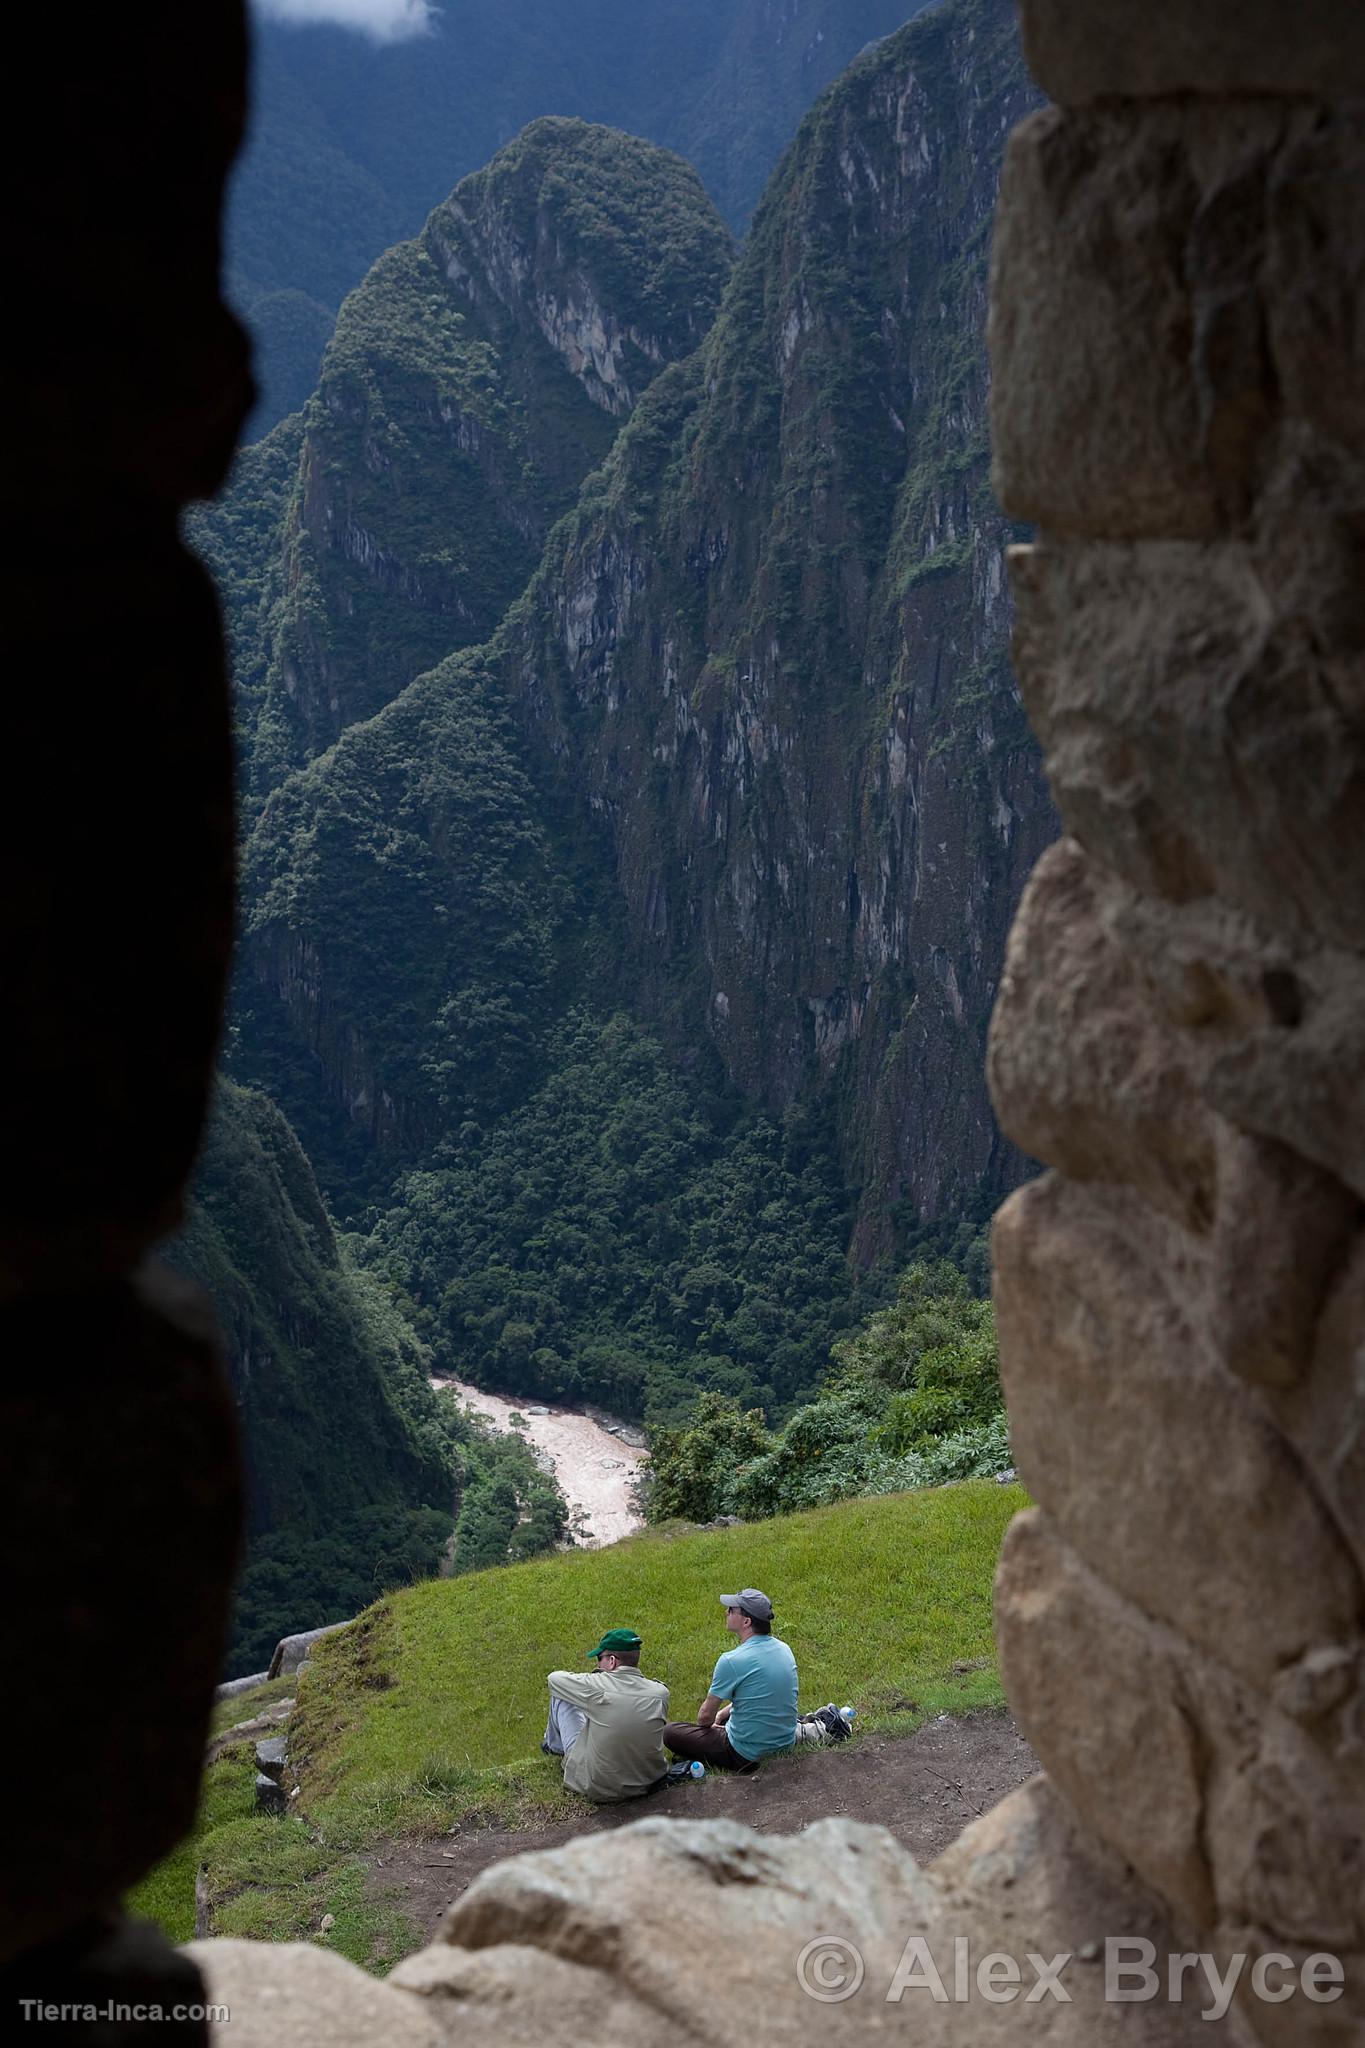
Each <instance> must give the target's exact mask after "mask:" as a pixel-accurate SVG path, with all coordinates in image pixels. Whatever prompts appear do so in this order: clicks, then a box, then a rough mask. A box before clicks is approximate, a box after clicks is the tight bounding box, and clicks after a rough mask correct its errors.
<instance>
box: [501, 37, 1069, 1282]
mask: <svg viewBox="0 0 1365 2048" xmlns="http://www.w3.org/2000/svg"><path fill="white" fill-rule="evenodd" d="M1012 15H1013V10H1012V8H1010V7H1009V6H1008V5H1006V4H1005V0H966V4H959V5H954V6H948V7H945V8H943V9H941V10H939V11H937V12H935V13H934V14H932V15H929V16H926V17H924V18H923V19H922V20H920V21H918V22H916V23H913V24H912V25H911V26H910V27H908V28H907V29H905V30H904V31H902V32H901V33H900V34H898V35H897V36H894V37H892V38H890V39H889V40H888V41H887V42H886V43H884V44H882V45H880V46H879V47H878V48H877V49H876V50H875V51H874V52H872V53H871V54H870V55H869V56H868V57H867V58H865V59H864V60H863V61H862V62H860V63H859V64H858V65H856V66H855V67H854V68H853V70H852V71H851V72H850V73H849V74H848V75H847V76H846V77H845V78H844V79H843V80H842V81H841V82H840V83H839V84H838V85H837V86H836V87H835V88H834V89H833V90H832V91H831V92H830V93H828V94H827V95H826V96H825V98H824V99H823V100H822V101H821V102H820V104H819V106H818V107H817V109H816V110H815V112H814V113H813V114H812V116H811V117H810V118H809V120H808V121H807V123H806V124H805V126H804V127H803V129H802V131H801V134H800V137H799V138H798V141H797V143H796V145H795V146H794V148H793V150H792V151H791V153H790V154H789V156H788V158H787V160H786V162H785V163H784V165H783V167H782V169H781V171H780V172H779V174H778V176H777V178H776V179H775V181H774V184H773V186H772V188H771V189H770V191H769V193H768V195H767V196H766V198H765V200H764V203H763V206H762V208H761V209H760V213H759V216H758V219H757V221H756V223H755V227H754V231H753V235H752V237H751V240H750V242H749V244H748V246H747V247H746V250H745V253H744V255H743V257H742V258H741V262H740V266H739V269H738V271H737V273H736V275H735V278H734V280H733V282H732V285H731V287H730V290H729V292H728V294H727V297H726V301H725V305H724V308H723V311H722V313H721V316H720V318H719V320H718V322H717V325H716V327H715V329H714V331H713V333H712V335H711V337H710V339H709V341H708V343H707V346H706V348H705V349H704V350H703V351H702V353H701V355H700V357H699V358H697V359H695V360H694V361H693V362H692V363H690V364H688V365H687V366H685V367H682V368H680V369H678V370H677V371H674V372H672V373H670V375H669V376H668V377H667V378H666V379H661V380H660V383H659V385H658V386H656V388H655V390H654V391H653V392H652V393H651V394H650V397H649V398H648V399H647V400H646V401H645V403H644V404H643V405H642V407H641V410H640V412H639V414H638V415H637V417H636V419H635V420H634V421H633V422H632V425H631V427H630V428H629V429H628V431H627V433H626V434H625V435H624V437H623V439H622V441H621V443H620V444H619V445H618V448H617V450H616V451H615V453H614V455H613V457H612V459H611V461H610V462H609V464H608V465H607V468H606V471H605V473H604V475H603V476H602V478H601V479H600V480H598V482H597V483H596V484H595V485H594V486H591V487H590V488H589V490H588V492H587V493H585V496H584V499H583V500H582V502H581V503H580V505H579V507H578V509H577V511H576V513H575V515H574V518H573V521H572V523H571V527H570V529H569V530H568V532H567V533H566V535H565V536H564V538H563V542H562V545H560V546H559V547H557V548H555V549H552V552H551V555H550V557H549V559H548V560H547V562H546V564H545V566H544V568H543V570H542V572H541V574H540V576H539V577H538V579H537V581H536V584H535V585H534V586H533V590H532V592H531V595H530V598H529V601H528V603H527V605H526V606H524V607H522V608H521V609H520V611H519V612H518V614H517V615H516V616H515V618H514V619H513V620H512V621H511V623H510V626H509V629H508V630H507V632H506V633H505V635H504V636H503V644H502V664H503V670H504V674H505V677H506V680H507V685H508V688H509V690H510V692H511V695H512V698H513V701H514V703H515V705H516V707H517V712H518V716H519V719H520V720H521V722H522V725H523V728H524V730H525V732H526V735H527V738H528V742H529V744H530V746H531V747H532V748H533V750H534V752H535V754H536V755H537V756H538V757H539V758H540V760H541V761H543V762H551V763H554V764H556V765H557V767H558V768H559V770H560V771H561V781H562V783H563V785H564V788H565V792H566V800H568V792H569V789H570V787H572V788H573V789H576V790H579V791H581V793H582V797H583V798H584V799H586V802H587V805H588V806H589V808H590V809H591V811H592V812H593V813H594V814H595V815H596V817H597V818H598V819H600V820H601V821H602V823H603V825H604V826H605V828H606V830H607V831H608V833H609V835H610V843H611V848H612V858H613V860H614V865H615V872H616V877H617V880H618V883H619V887H620V890H621V893H622V896H623V899H624V902H625V905H626V911H627V918H628V923H629V927H630V931H631V935H632V939H633V942H634V946H635V951H636V957H637V960H638V963H639V967H640V970H641V977H642V979H641V1001H642V1004H643V1007H644V1009H645V1012H646V1014H651V1015H654V1016H657V1017H659V1018H660V1019H668V1020H670V1021H669V1028H670V1030H671V1031H676V1030H678V1029H679V1028H681V1029H682V1030H684V1031H686V1030H688V1029H689V1028H690V1029H696V1028H697V1026H698V1025H699V1024H702V1023H703V1021H704V1028H705V1030H706V1031H707V1032H708V1033H709V1035H710V1036H711V1038H712V1039H713V1040H714V1042H715V1044H716V1046H717V1047H718V1049H719V1051H720V1053H721V1055H722V1057H723V1059H724V1062H725V1065H726V1067H727V1069H728V1071H729V1072H730V1074H731V1075H732V1076H733V1077H734V1078H735V1079H736V1080H737V1081H738V1082H739V1083H740V1085H741V1086H742V1087H743V1088H744V1090H745V1091H746V1092H747V1093H749V1094H752V1095H757V1096H759V1097H760V1098H762V1099H763V1100H765V1101H767V1102H769V1103H772V1104H774V1105H779V1106H780V1105H783V1104H786V1103H789V1102H791V1101H792V1100H793V1099H795V1098H796V1097H797V1096H798V1095H800V1094H803V1093H806V1092H809V1091H810V1090H812V1089H815V1090H823V1089H828V1088H833V1089H835V1090H836V1091H837V1093H838V1097H839V1104H840V1125H841V1133H842V1149H843V1153H844V1158H845V1163H846V1166H847V1169H848V1172H849V1177H850V1179H851V1180H852V1181H854V1182H856V1183H859V1184H861V1186H862V1189H863V1201H862V1209H861V1214H860V1220H859V1225H858V1231H857V1250H858V1253H859V1256H860V1257H862V1258H864V1259H866V1258H868V1257H870V1256H872V1255H874V1254H875V1253H876V1252H877V1251H878V1250H880V1249H882V1248H883V1247H884V1246H885V1245H886V1243H887V1242H888V1219H889V1215H890V1211H891V1207H892V1205H893V1204H895V1203H896V1202H898V1201H905V1202H907V1203H908V1205H909V1206H910V1208H911V1209H912V1210H913V1211H914V1212H916V1213H917V1214H919V1215H922V1216H934V1215H938V1214H941V1213H943V1212H944V1211H945V1210H950V1209H951V1208H953V1207H954V1206H958V1205H961V1204H963V1203H964V1202H968V1201H970V1200H971V1198H972V1197H973V1195H974V1194H975V1193H976V1192H977V1191H978V1190H980V1189H981V1188H982V1187H983V1186H986V1187H989V1188H990V1189H991V1190H992V1191H998V1189H999V1186H1000V1185H1001V1183H1002V1181H1004V1180H1007V1179H1008V1178H1009V1176H1010V1175H1011V1173H1013V1172H1016V1171H1017V1170H1018V1169H1017V1163H1016V1162H1015V1161H1014V1160H1012V1159H1011V1158H1010V1157H1009V1156H1008V1155H1007V1154H1006V1152H1005V1151H1004V1149H1003V1148H1002V1144H1001V1141H1000V1139H999V1137H998V1134H997V1132H996V1130H995V1126H994V1122H993V1119H992V1117H991V1114H990V1110H989V1106H988V1103H987V1099H986V1094H985V1089H984V1084H983V1081H982V1076H981V1069H982V1058H983V1052H984V1034H985V1024H986V1019H987V1017H988V1015H989V1012H990V1006H991V1002H992V999H993V995H994V990H995V983H996V977H997V974H998V971H999V965H1000V961H1001V957H1002V952H1003V945H1004V935H1005V931H1006V928H1007V925H1008V921H1009V917H1010V913H1011V910H1012V907H1013V905H1014V903H1015V902H1016V901H1017V898H1018V893H1019V889H1020V887H1021V885H1022V881H1023V878H1024V876H1025V875H1026V874H1027V872H1028V869H1029V867H1030V866H1031V864H1032V862H1033V860H1034V858H1035V857H1036V855H1037V853H1038V851H1039V849H1040V847H1041V846H1042V845H1043V844H1044V843H1045V841H1046V839H1047V838H1048V837H1049V836H1050V835H1051V832H1052V830H1053V825H1052V818H1051V812H1050V807H1049V804H1048V802H1047V799H1046V795H1045V792H1044V787H1043V783H1042V778H1041V774H1040V771H1039V768H1038V765H1037V757H1036V753H1035V751H1034V749H1033V746H1032V744H1031V742H1030V741H1029V739H1028V737H1027V733H1026V730H1025V727H1024V723H1023V719H1022V715H1021V713H1020V709H1019V705H1018V700H1017V696H1016V692H1015V689H1014V686H1013V683H1012V681H1011V678H1010V675H1009V669H1008V663H1007V657H1006V644H1005V643H1006V632H1007V627H1008V600H1007V597H1006V594H1005V589H1004V578H1003V551H1004V547H1005V544H1006V541H1007V540H1008V539H1009V538H1010V537H1011V536H1010V532H1009V530H1008V529H1007V527H1006V523H1005V522H1004V520H1003V519H1002V517H1001V515H1000V514H999V512H998V511H997V510H996V508H995V506H994V504H993V501H992V499H991V496H990V492H989V487H988V480H987V447H986V421H985V406H986V372H985V365H984V360H983V347H982V340H981V336H982V329H983V324H984V315H985V267H986V242H987V235H988V230H989V220H990V214H991V208H992V205H993V202H994V196H995V189H996V182H997V177H998V169H999V160H1000V152H1001V148H1002V144H1003V139H1004V136H1005V133H1006V132H1007V130H1008V129H1009V128H1010V126H1012V125H1013V123H1014V122H1015V121H1016V120H1017V119H1018V118H1019V117H1020V115H1021V114H1022V113H1023V112H1025V111H1026V110H1027V108H1028V107H1029V105H1030V104H1031V103H1032V101H1033V100H1034V98H1035V97H1036V95H1035V94H1034V92H1033V89H1032V88H1031V87H1030V86H1029V84H1028V83H1027V81H1026V79H1025V76H1024V74H1023V71H1022V67H1021V64H1020V60H1019V57H1018V54H1017V48H1016V42H1015V33H1014V26H1013V19H1012Z"/></svg>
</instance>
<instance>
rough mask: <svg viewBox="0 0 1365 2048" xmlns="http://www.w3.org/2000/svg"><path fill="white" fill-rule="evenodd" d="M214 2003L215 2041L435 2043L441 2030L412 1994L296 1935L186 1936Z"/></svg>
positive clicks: (245, 2044) (373, 2045)
mask: <svg viewBox="0 0 1365 2048" xmlns="http://www.w3.org/2000/svg"><path fill="white" fill-rule="evenodd" d="M182 1953H183V1954H185V1955H187V1956H189V1957H190V1958H192V1960H193V1961H194V1962H196V1963H197V1964H198V1965H199V1967H200V1969H201V1970H202V1972H203V1975H204V1981H205V1984H206V1985H207V1987H208V1998H209V2000H210V2001H211V2002H212V2003H213V2004H215V2005H226V2006H227V2007H228V2008H229V2010H230V2011H231V2014H232V2018H231V2020H230V2021H229V2022H228V2023H227V2024H226V2025H216V2026H215V2027H214V2028H213V2031H212V2035H211V2037H210V2038H211V2039H212V2041H213V2042H214V2043H215V2048H343V2044H344V2048H437V2044H438V2043H439V2042H440V2041H441V2039H442V2035H441V2032H440V2030H439V2028H438V2026H437V2023H436V2017H435V2015H434V2014H433V2013H432V2012H431V2011H430V2009H429V2008H428V2007H427V2006H425V2005H424V2004H423V2003H422V2001H421V2000H420V1999H417V1998H413V1997H412V1996H411V1995H410V1994H408V1993H406V1992H403V1991H395V1990H392V1989H391V1988H390V1987H389V1985H388V1984H383V1983H380V1982H379V1981H378V1980H377V1979H376V1978H374V1977H370V1976H367V1975H366V1973H365V1972H364V1970H358V1969H357V1968H356V1966H355V1964H354V1963H348V1962H347V1961H346V1960H345V1959H344V1957H342V1956H337V1955H331V1954H329V1953H328V1951H327V1950H326V1949H320V1948H314V1947H313V1946H312V1945H311V1944H310V1943H308V1942H301V1941H281V1942H272V1941H224V1940H208V1941H192V1942H189V1943H187V1944H186V1946H185V1948H184V1950H183V1951H182Z"/></svg>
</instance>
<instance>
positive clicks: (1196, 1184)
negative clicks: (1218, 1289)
mask: <svg viewBox="0 0 1365 2048" xmlns="http://www.w3.org/2000/svg"><path fill="white" fill-rule="evenodd" d="M1113 890H1114V884H1113V880H1112V878H1106V877H1104V876H1103V875H1097V873H1096V870H1095V865H1094V863H1093V862H1090V861H1088V860H1087V859H1086V856H1085V854H1084V853H1083V852H1082V850H1081V848H1080V847H1079V846H1078V845H1077V843H1076V842H1075V841H1074V840H1067V839H1064V840H1061V841H1059V842H1058V844H1057V845H1056V846H1054V847H1052V848H1050V849H1049V851H1048V852H1047V853H1045V854H1044V855H1043V858H1042V859H1041V860H1040V861H1039V863H1038V865H1037V867H1036V868H1035V869H1034V871H1033V874H1032V877H1031V878H1030V880H1029V884H1028V887H1027V889H1026V891H1025V894H1024V900H1023V902H1022V903H1021V905H1020V908H1019V915H1018V916H1017V918H1016V919H1015V922H1014V928H1013V930H1012V932H1011V934H1010V942H1009V950H1008V952H1007V954H1006V958H1005V972H1004V975H1003V977H1002V979H1001V984H1000V994H999V996H998V998H997V1001H996V1006H995V1014H994V1017H993V1019H992V1024H991V1036H990V1052H989V1058H988V1063H987V1072H988V1075H989V1078H990V1085H991V1093H992V1097H993V1099H994V1101H995V1105H996V1111H997V1114H998V1115H999V1116H1000V1118H1001V1121H1002V1123H1003V1124H1004V1125H1005V1127H1006V1129H1007V1130H1008V1131H1009V1132H1010V1134H1011V1136H1012V1137H1013V1138H1014V1140H1015V1142H1016V1144H1018V1145H1020V1146H1022V1147H1023V1149H1024V1150H1025V1151H1026V1152H1029V1153H1031V1154H1032V1155H1033V1156H1034V1157H1035V1158H1041V1159H1050V1160H1052V1161H1053V1162H1054V1163H1055V1164H1056V1165H1058V1166H1060V1167H1063V1168H1065V1170H1066V1172H1067V1173H1069V1174H1070V1175H1072V1177H1073V1178H1074V1179H1076V1180H1082V1181H1087V1180H1098V1181H1109V1182H1114V1183H1116V1184H1118V1185H1120V1186H1128V1187H1135V1188H1138V1189H1140V1190H1141V1191H1142V1193H1143V1194H1144V1195H1145V1196H1146V1197H1147V1199H1148V1200H1149V1201H1151V1202H1152V1203H1153V1204H1154V1205H1155V1206H1156V1207H1158V1208H1160V1209H1163V1210H1165V1211H1166V1212H1167V1213H1168V1214H1170V1215H1172V1216H1174V1217H1175V1219H1176V1220H1177V1221H1179V1222H1183V1223H1185V1224H1187V1225H1188V1227H1189V1228H1190V1229H1192V1230H1196V1231H1203V1230H1207V1229H1208V1227H1209V1224H1210V1222H1211V1219H1212V1216H1213V1210H1214V1200H1215V1192H1214V1191H1215V1181H1216V1165H1215V1134H1214V1119H1213V1117H1212V1116H1211V1114H1210V1112H1209V1110H1208V1108H1207V1106H1206V1105H1205V1104H1204V1102H1203V1101H1202V1100H1201V1095H1200V1091H1201V1086H1202V1082H1203V1066H1204V1064H1205V1063H1204V1061H1203V1060H1202V1059H1201V1057H1200V1054H1199V1049H1198V1047H1197V1046H1192V1045H1190V1044H1188V1043H1187V1037H1188V1034H1182V1033H1181V1032H1180V1031H1179V1030H1178V1029H1177V1028H1176V1027H1175V1025H1174V1024H1173V1023H1172V1021H1171V1020H1170V1019H1169V1018H1168V1017H1166V1016H1165V1015H1164V1014H1163V1012H1162V1009H1161V1006H1160V1004H1159V1003H1158V1002H1157V1000H1156V999H1155V997H1154V994H1153V992H1152V990H1151V988H1150V987H1149V986H1148V985H1147V984H1146V983H1145V981H1144V979H1143V977H1142V976H1141V974H1140V973H1138V972H1136V971H1135V969H1134V965H1133V961H1132V959H1131V957H1130V955H1129V953H1128V952H1127V950H1126V949H1125V948H1124V946H1123V945H1122V944H1121V943H1119V942H1118V941H1117V940H1116V939H1115V937H1114V936H1113V933H1112V931H1111V930H1110V928H1109V925H1110V920H1109V918H1108V915H1107V910H1108V900H1109V898H1110V897H1111V896H1112V894H1113Z"/></svg>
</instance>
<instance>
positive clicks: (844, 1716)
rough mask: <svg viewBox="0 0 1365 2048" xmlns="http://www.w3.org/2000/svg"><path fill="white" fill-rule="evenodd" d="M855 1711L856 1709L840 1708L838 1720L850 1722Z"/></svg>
mask: <svg viewBox="0 0 1365 2048" xmlns="http://www.w3.org/2000/svg"><path fill="white" fill-rule="evenodd" d="M857 1711H858V1709H857V1708H856V1707H840V1709H839V1718H840V1720H841V1721H851V1720H852V1719H853V1717H854V1715H855V1714H856V1713H857Z"/></svg>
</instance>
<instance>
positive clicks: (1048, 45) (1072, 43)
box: [1019, 0, 1365, 106]
mask: <svg viewBox="0 0 1365 2048" xmlns="http://www.w3.org/2000/svg"><path fill="white" fill-rule="evenodd" d="M1019 19H1020V25H1021V27H1022V30H1023V37H1024V57H1025V59H1026V61H1027V63H1028V67H1029V70H1030V71H1031V72H1032V73H1033V75H1034V77H1035V78H1036V79H1037V81H1038V83H1039V85H1041V86H1042V88H1043V90H1044V92H1046V93H1048V94H1049V95H1050V97H1051V98H1052V99H1054V100H1057V101H1059V102H1060V103H1061V104H1062V105H1063V106H1084V105H1085V104H1086V103H1087V102H1088V101H1091V100H1097V99H1108V98H1111V97H1121V98H1140V97H1147V96H1150V95H1153V94H1160V93H1278V94H1284V93H1313V94H1317V95H1319V96H1321V97H1322V98H1324V99H1334V98H1337V97H1340V96H1343V95H1346V94H1350V93H1362V92H1365V15H1362V13H1361V10H1360V9H1359V7H1357V6H1356V5H1355V4H1354V0H1296V4H1295V5H1294V6H1293V7H1286V6H1284V5H1283V4H1282V0H1197V4H1194V5H1191V4H1190V0H1020V6H1019Z"/></svg>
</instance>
